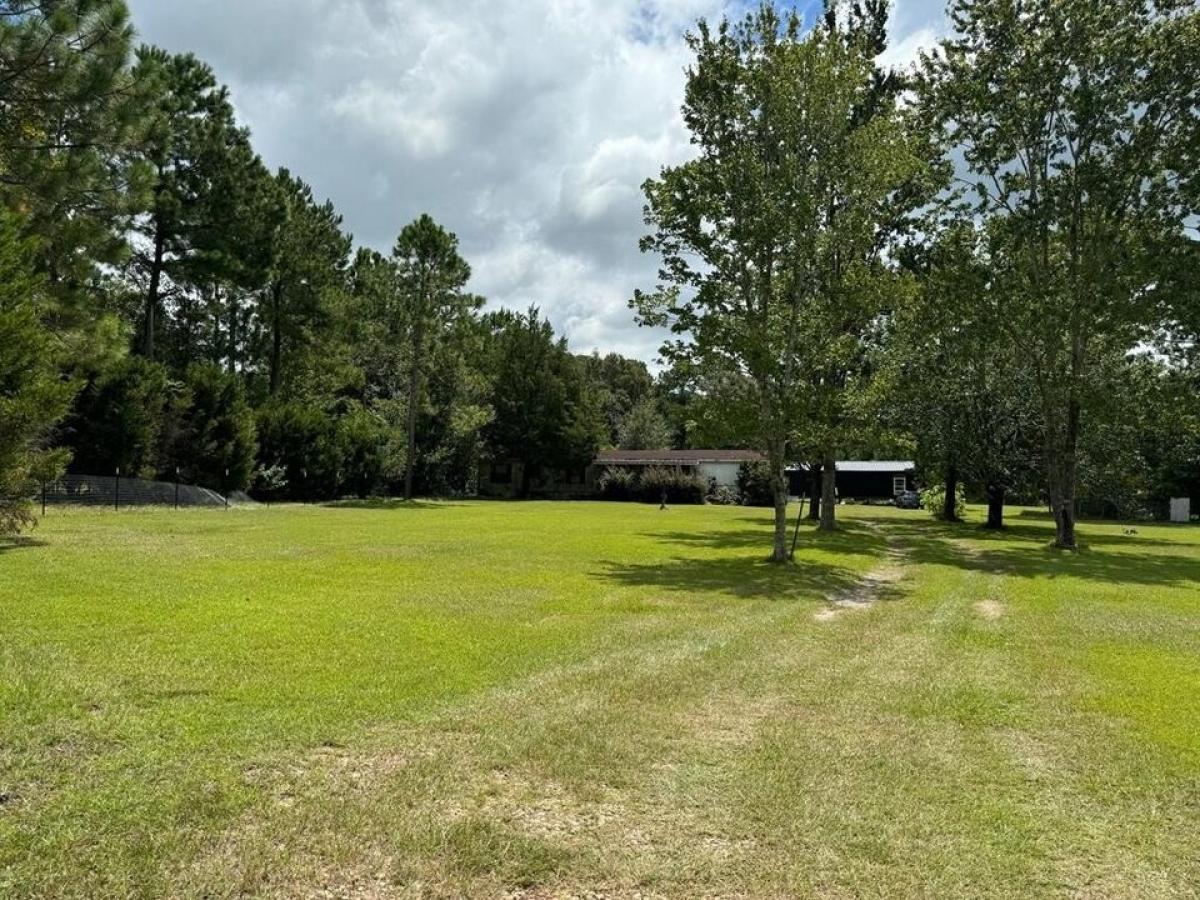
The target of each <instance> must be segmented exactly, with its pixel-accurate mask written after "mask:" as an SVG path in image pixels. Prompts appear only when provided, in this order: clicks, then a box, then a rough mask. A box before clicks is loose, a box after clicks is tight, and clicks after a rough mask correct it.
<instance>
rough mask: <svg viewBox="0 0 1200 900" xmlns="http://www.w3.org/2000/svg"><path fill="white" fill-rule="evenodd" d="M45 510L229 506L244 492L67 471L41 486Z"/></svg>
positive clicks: (40, 493)
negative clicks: (229, 493) (227, 494)
mask: <svg viewBox="0 0 1200 900" xmlns="http://www.w3.org/2000/svg"><path fill="white" fill-rule="evenodd" d="M34 499H35V501H36V502H37V503H40V504H41V506H42V509H43V511H45V510H47V509H49V508H50V507H53V506H96V507H107V508H109V509H121V508H122V507H127V506H168V507H175V508H180V507H227V506H229V505H230V503H231V502H238V500H239V499H240V495H234V496H231V497H225V496H223V495H221V494H218V493H217V492H216V491H212V490H209V489H208V488H202V487H196V486H195V485H194V484H183V483H177V482H170V481H146V480H144V479H141V478H125V477H123V476H115V475H64V476H63V477H62V478H59V479H58V480H57V481H50V482H47V483H45V484H43V485H39V486H38V494H37V496H36V497H35V498H34Z"/></svg>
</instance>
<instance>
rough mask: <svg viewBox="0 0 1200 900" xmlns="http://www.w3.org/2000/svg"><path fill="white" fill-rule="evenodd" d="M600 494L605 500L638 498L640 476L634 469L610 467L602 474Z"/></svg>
mask: <svg viewBox="0 0 1200 900" xmlns="http://www.w3.org/2000/svg"><path fill="white" fill-rule="evenodd" d="M599 484H600V496H601V497H603V498H604V499H605V500H622V501H629V500H635V499H637V489H638V478H637V473H635V472H634V471H633V470H632V469H621V468H608V469H605V470H604V471H603V472H602V473H601V474H600V482H599Z"/></svg>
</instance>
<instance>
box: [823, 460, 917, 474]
mask: <svg viewBox="0 0 1200 900" xmlns="http://www.w3.org/2000/svg"><path fill="white" fill-rule="evenodd" d="M916 467H917V464H916V463H915V462H913V461H912V460H907V459H879V460H869V461H863V462H858V461H853V460H847V461H846V462H839V463H838V464H837V468H838V471H839V472H911V471H913V470H914V469H916Z"/></svg>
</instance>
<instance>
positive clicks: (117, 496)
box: [113, 466, 121, 512]
mask: <svg viewBox="0 0 1200 900" xmlns="http://www.w3.org/2000/svg"><path fill="white" fill-rule="evenodd" d="M115 484H116V487H115V489H114V490H113V509H114V510H116V511H117V512H120V511H121V467H120V466H117V480H116V482H115Z"/></svg>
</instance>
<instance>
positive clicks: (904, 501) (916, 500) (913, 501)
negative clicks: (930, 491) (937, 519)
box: [896, 491, 921, 509]
mask: <svg viewBox="0 0 1200 900" xmlns="http://www.w3.org/2000/svg"><path fill="white" fill-rule="evenodd" d="M896 507H897V508H898V509H920V508H921V495H920V494H918V493H917V492H916V491H901V492H900V493H898V494H897V495H896Z"/></svg>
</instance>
